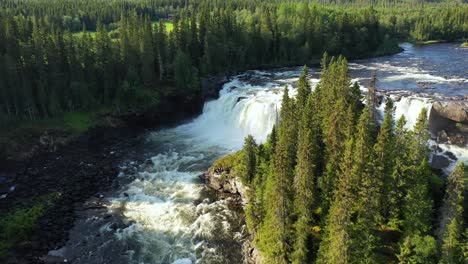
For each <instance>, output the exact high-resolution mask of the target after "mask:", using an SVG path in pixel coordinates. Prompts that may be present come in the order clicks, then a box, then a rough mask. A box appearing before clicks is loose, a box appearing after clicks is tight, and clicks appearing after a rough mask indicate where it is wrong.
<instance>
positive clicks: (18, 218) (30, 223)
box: [0, 193, 59, 260]
mask: <svg viewBox="0 0 468 264" xmlns="http://www.w3.org/2000/svg"><path fill="white" fill-rule="evenodd" d="M58 198H59V194H58V193H50V194H47V195H44V196H41V197H39V198H36V199H34V200H33V201H32V202H31V203H30V204H28V205H20V206H17V207H15V208H13V209H11V210H10V211H9V212H7V213H6V214H5V215H2V216H0V260H1V259H4V258H5V257H7V256H8V251H9V250H10V249H11V248H12V247H13V246H15V245H16V244H17V243H19V242H21V241H24V240H27V239H28V237H29V235H30V234H31V232H32V231H33V230H34V228H35V227H36V226H37V223H38V221H39V219H40V218H41V217H42V216H44V214H45V213H46V211H47V209H49V208H51V207H52V206H53V205H54V204H55V202H56V201H57V200H58Z"/></svg>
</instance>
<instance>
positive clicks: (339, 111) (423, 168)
mask: <svg viewBox="0 0 468 264" xmlns="http://www.w3.org/2000/svg"><path fill="white" fill-rule="evenodd" d="M347 67H348V66H347V61H346V59H344V58H343V57H339V58H337V59H335V58H331V60H328V59H327V57H324V59H323V61H322V72H321V79H320V83H319V84H318V85H317V87H316V88H315V89H311V85H310V84H309V82H308V77H307V68H304V71H303V74H302V76H301V77H300V79H299V82H298V93H297V97H296V98H295V99H294V98H291V97H289V96H288V89H287V88H285V90H284V95H283V101H282V108H281V113H280V121H279V123H278V124H277V125H276V126H275V127H274V128H273V130H272V132H271V134H270V136H269V138H268V140H267V142H266V143H264V144H260V145H257V144H256V142H255V140H254V139H253V138H252V137H251V136H248V137H247V138H246V139H245V143H244V147H243V149H242V150H241V151H240V152H238V153H236V154H232V155H231V156H228V157H225V158H223V159H221V160H220V161H218V162H216V163H215V164H214V167H215V170H216V168H217V166H219V168H217V169H219V170H221V171H226V169H227V170H230V172H229V174H231V175H236V176H237V177H240V178H241V179H242V181H243V182H244V184H246V185H247V186H249V187H250V188H249V191H248V192H247V196H248V203H247V206H246V208H245V214H246V221H247V226H248V229H249V231H250V233H251V234H252V235H253V243H254V245H255V246H256V247H257V248H258V249H259V250H260V251H261V253H262V255H263V257H264V263H334V264H338V263H421V264H423V263H424V264H428V263H446V264H449V263H450V264H457V263H460V264H461V263H467V262H468V247H467V246H468V228H467V219H468V217H467V216H468V215H467V214H466V213H467V210H466V200H465V197H464V195H465V193H466V191H465V186H466V183H465V177H466V173H465V165H464V164H463V163H460V164H458V165H457V167H456V169H455V170H454V171H453V173H452V175H450V176H449V177H448V178H447V181H446V182H445V181H444V180H442V179H440V178H439V177H438V176H436V175H434V174H433V172H432V171H431V167H430V164H429V163H428V159H429V146H428V139H429V132H428V120H427V112H426V110H425V108H424V109H423V110H422V111H421V113H420V115H419V117H418V120H417V123H416V124H415V126H414V128H413V129H412V130H408V129H406V128H405V124H406V121H405V118H404V116H402V117H401V118H400V119H399V120H395V117H394V115H395V107H394V105H393V102H392V100H391V99H389V100H388V101H387V102H386V106H385V112H384V116H383V117H381V116H380V114H379V113H378V112H377V111H376V108H375V106H376V95H375V77H374V78H373V79H372V80H373V81H372V82H371V85H370V88H369V91H368V93H367V94H366V96H365V100H364V102H365V104H363V103H362V98H361V97H362V96H361V93H360V90H359V86H358V85H357V84H354V85H351V83H350V76H349V74H348V68H347ZM382 118H383V121H382V122H381V123H380V121H379V120H382ZM444 186H446V187H445V188H444ZM464 207H465V208H464Z"/></svg>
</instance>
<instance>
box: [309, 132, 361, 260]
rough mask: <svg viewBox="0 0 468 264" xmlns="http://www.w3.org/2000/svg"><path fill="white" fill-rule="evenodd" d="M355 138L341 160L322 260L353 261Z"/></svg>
mask: <svg viewBox="0 0 468 264" xmlns="http://www.w3.org/2000/svg"><path fill="white" fill-rule="evenodd" d="M353 148H354V140H353V139H352V138H351V139H350V140H348V142H347V143H346V150H345V154H344V158H343V162H342V163H341V170H342V171H341V175H340V177H339V179H338V186H337V189H336V193H335V195H334V201H333V203H332V205H331V207H330V210H329V214H328V217H327V221H326V223H327V224H326V226H325V230H324V234H323V239H322V242H321V243H320V247H319V251H318V256H317V263H318V264H328V263H336V264H346V263H351V259H352V257H351V245H352V242H351V234H352V223H351V220H352V214H353V211H352V210H353V208H354V202H355V198H356V195H355V193H356V191H355V188H356V183H357V181H358V179H356V178H355V175H354V174H353V173H352V166H353Z"/></svg>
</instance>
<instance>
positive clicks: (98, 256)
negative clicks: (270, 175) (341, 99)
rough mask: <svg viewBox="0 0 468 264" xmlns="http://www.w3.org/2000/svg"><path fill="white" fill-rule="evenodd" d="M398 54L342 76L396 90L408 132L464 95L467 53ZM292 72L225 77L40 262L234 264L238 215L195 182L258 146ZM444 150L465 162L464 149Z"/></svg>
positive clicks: (238, 252)
mask: <svg viewBox="0 0 468 264" xmlns="http://www.w3.org/2000/svg"><path fill="white" fill-rule="evenodd" d="M402 47H403V48H404V51H403V52H401V53H399V54H396V55H393V56H386V57H380V58H374V59H367V60H360V61H354V62H353V63H350V73H351V76H352V78H353V81H357V82H359V83H360V84H361V85H363V86H364V87H365V86H366V85H367V82H368V79H369V77H370V74H371V72H372V71H376V72H377V77H378V79H379V82H378V89H381V90H385V91H388V92H389V94H391V95H390V96H395V97H396V96H400V95H401V94H402V91H403V95H404V97H403V98H401V99H400V100H399V102H397V104H396V105H397V114H396V115H397V117H398V116H401V115H402V114H404V115H406V116H407V118H408V120H409V123H408V126H409V127H411V125H412V124H413V123H414V121H415V118H416V116H417V115H418V114H419V111H420V110H421V108H422V107H428V108H429V107H430V101H431V100H432V99H434V98H440V97H447V98H454V97H455V98H463V96H466V95H468V80H467V78H468V50H467V49H464V50H463V49H460V48H458V45H456V44H437V45H429V46H422V47H415V46H412V45H410V44H402ZM300 72H301V67H297V68H287V69H277V70H272V71H248V72H245V73H243V74H241V75H238V76H234V77H232V78H231V79H230V81H229V82H228V83H226V84H225V85H224V87H223V89H222V90H221V91H220V96H219V98H218V99H217V100H213V101H210V102H207V103H206V104H205V106H204V110H203V113H202V114H201V115H200V116H199V117H197V118H196V119H194V120H193V121H191V122H189V123H186V124H183V125H180V126H178V127H175V128H172V129H166V130H161V131H155V132H152V133H149V134H148V135H147V136H146V139H145V142H144V147H143V148H142V154H141V155H142V157H144V158H145V159H147V161H146V162H144V163H143V164H137V163H136V162H134V161H132V160H127V161H125V162H123V163H122V166H121V172H120V174H119V176H118V182H119V186H120V187H118V188H117V189H116V190H114V191H112V192H110V193H107V194H105V196H104V197H103V198H102V199H101V201H102V202H103V204H104V205H106V207H107V208H106V209H101V210H82V211H80V212H78V215H79V217H78V219H77V220H76V222H75V226H74V228H73V229H72V230H71V232H70V239H69V241H68V242H67V244H66V245H65V247H64V248H61V249H58V250H55V251H52V252H50V254H51V255H61V256H63V257H64V258H66V259H67V260H68V261H69V262H72V263H83V264H93V263H99V264H101V263H113V264H118V263H135V264H137V263H138V264H141V263H152V264H190V263H242V259H243V257H242V240H243V239H244V237H245V226H243V221H242V216H241V212H240V211H239V210H238V209H236V208H234V207H233V202H232V198H222V199H219V198H217V197H216V196H214V195H213V192H211V191H210V190H207V189H206V187H205V186H204V185H203V183H202V181H201V180H200V179H199V176H200V175H201V174H202V173H203V172H204V171H205V170H206V169H207V168H208V167H209V166H210V164H211V163H212V162H213V161H214V160H215V159H217V158H219V157H221V156H223V155H225V154H228V153H231V152H233V151H236V150H239V149H240V148H241V146H242V143H243V139H244V137H245V136H247V135H248V134H252V135H253V136H254V137H255V139H256V140H257V141H260V142H262V141H264V140H265V139H266V137H267V134H268V133H269V132H270V130H271V128H272V126H273V124H274V123H275V120H276V118H277V112H278V110H279V109H280V107H281V96H282V89H283V87H284V86H286V85H287V86H288V87H290V88H292V94H293V95H294V93H295V83H296V81H297V79H298V77H299V74H300ZM310 77H311V83H312V84H313V86H315V84H317V83H318V78H319V69H316V68H312V69H310ZM363 90H365V88H363ZM446 148H451V146H446ZM452 151H454V152H456V155H458V156H459V157H462V158H466V159H467V160H468V154H467V153H468V150H467V149H466V148H453V149H452ZM457 151H458V152H457ZM464 155H465V156H464Z"/></svg>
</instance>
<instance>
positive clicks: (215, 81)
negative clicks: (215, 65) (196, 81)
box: [201, 75, 229, 100]
mask: <svg viewBox="0 0 468 264" xmlns="http://www.w3.org/2000/svg"><path fill="white" fill-rule="evenodd" d="M228 81H229V79H228V77H227V76H224V75H220V76H213V77H207V78H202V80H201V86H202V92H203V98H204V99H205V100H206V99H215V98H217V97H218V95H219V90H221V89H222V88H223V85H224V84H225V83H227V82H228Z"/></svg>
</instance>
